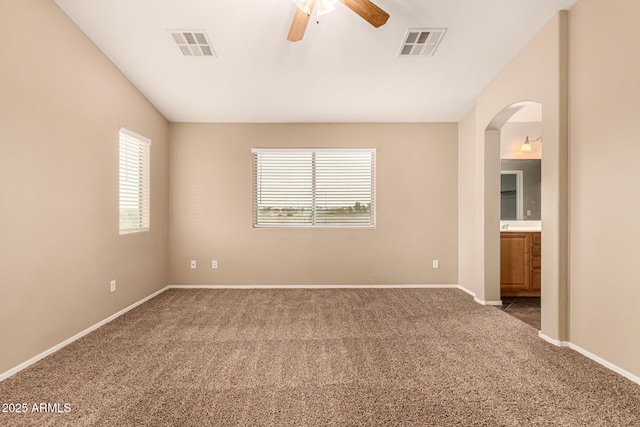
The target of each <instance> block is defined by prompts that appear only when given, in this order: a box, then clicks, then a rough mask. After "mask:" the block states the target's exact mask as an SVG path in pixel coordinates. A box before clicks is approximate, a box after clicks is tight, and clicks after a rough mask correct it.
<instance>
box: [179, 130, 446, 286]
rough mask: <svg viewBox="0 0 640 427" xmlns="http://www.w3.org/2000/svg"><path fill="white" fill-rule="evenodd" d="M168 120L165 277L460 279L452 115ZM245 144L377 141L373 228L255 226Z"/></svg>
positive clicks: (266, 281) (218, 280) (223, 280)
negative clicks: (387, 120)
mask: <svg viewBox="0 0 640 427" xmlns="http://www.w3.org/2000/svg"><path fill="white" fill-rule="evenodd" d="M170 128H171V131H170V135H171V137H170V139H171V147H170V153H171V155H170V157H171V164H170V171H171V172H170V175H171V178H170V182H171V189H170V193H171V202H170V206H171V207H170V218H171V219H170V260H171V263H170V283H171V284H177V285H221V284H224V285H368V284H456V283H457V271H458V270H457V269H458V267H457V256H458V255H457V250H458V248H457V215H456V212H457V170H456V169H457V168H456V161H457V160H456V159H457V145H456V141H457V126H456V124H455V123H449V124H171V127H170ZM253 147H372V148H377V159H376V168H377V172H376V173H377V177H376V179H377V188H376V203H377V207H376V216H377V227H376V228H375V229H254V228H253V227H252V200H251V195H252V157H251V148H253ZM191 259H195V260H197V261H198V269H196V270H191V269H190V268H189V261H190V260H191ZM212 259H216V260H218V264H219V268H218V269H217V270H213V269H211V260H212ZM433 259H438V260H440V268H439V269H437V270H434V269H433V268H432V265H431V261H432V260H433Z"/></svg>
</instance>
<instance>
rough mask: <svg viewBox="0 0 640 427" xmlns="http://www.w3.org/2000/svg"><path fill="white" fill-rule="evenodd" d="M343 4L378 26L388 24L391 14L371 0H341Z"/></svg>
mask: <svg viewBox="0 0 640 427" xmlns="http://www.w3.org/2000/svg"><path fill="white" fill-rule="evenodd" d="M340 1H341V2H342V4H344V5H345V6H347V7H348V8H349V9H351V10H353V11H354V12H355V13H357V14H358V15H360V16H361V17H362V18H363V19H364V20H365V21H367V22H368V23H369V24H371V25H373V26H374V27H376V28H378V27H380V26H382V25H384V24H386V22H387V19H389V14H388V13H387V12H385V11H384V10H382V9H380V8H379V7H378V6H376V5H375V4H373V3H371V2H370V1H369V0H340Z"/></svg>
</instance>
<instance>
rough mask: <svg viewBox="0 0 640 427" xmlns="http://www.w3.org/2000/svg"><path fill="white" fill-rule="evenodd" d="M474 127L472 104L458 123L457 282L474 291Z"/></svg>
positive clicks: (475, 287) (474, 117)
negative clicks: (470, 108)
mask: <svg viewBox="0 0 640 427" xmlns="http://www.w3.org/2000/svg"><path fill="white" fill-rule="evenodd" d="M475 131H476V110H475V108H474V109H472V110H471V111H470V112H469V113H468V114H467V115H466V116H465V117H464V119H462V120H461V121H460V122H459V123H458V284H459V285H460V286H462V287H464V288H465V289H467V290H468V291H470V292H472V293H474V294H476V295H477V294H478V292H479V286H480V285H481V283H480V282H479V281H478V280H476V277H477V271H476V266H477V264H478V259H477V256H478V255H477V242H476V221H477V218H476V216H477V215H476V209H477V207H476V192H477V188H476V187H477V183H476V158H477V156H478V155H477V150H478V144H476V143H475Z"/></svg>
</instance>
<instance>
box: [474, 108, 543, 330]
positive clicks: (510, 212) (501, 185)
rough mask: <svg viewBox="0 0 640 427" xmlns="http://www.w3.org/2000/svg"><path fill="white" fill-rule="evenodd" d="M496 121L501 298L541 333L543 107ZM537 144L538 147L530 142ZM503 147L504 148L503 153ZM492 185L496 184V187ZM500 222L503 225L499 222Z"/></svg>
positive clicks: (491, 167)
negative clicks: (541, 138) (534, 141)
mask: <svg viewBox="0 0 640 427" xmlns="http://www.w3.org/2000/svg"><path fill="white" fill-rule="evenodd" d="M501 114H502V115H501V117H498V116H496V118H497V119H496V120H494V122H493V123H492V125H493V126H492V128H491V130H492V138H493V143H494V145H496V146H497V147H496V148H497V149H496V150H492V151H491V152H490V153H489V152H487V153H486V155H487V156H495V157H494V158H493V160H492V161H487V162H486V166H487V170H486V171H485V172H486V173H488V174H492V175H493V176H496V178H497V177H498V176H499V177H500V178H499V180H497V179H495V180H494V181H493V182H495V183H496V185H495V187H496V188H493V189H487V188H485V191H491V192H492V194H493V195H494V196H492V198H494V200H495V199H498V200H497V204H498V205H499V208H498V209H496V212H495V215H497V216H498V218H497V219H498V220H499V224H500V227H499V235H498V238H497V239H496V240H497V242H496V243H498V248H499V250H498V252H497V253H496V257H497V260H496V261H497V263H498V264H499V268H498V272H499V290H498V292H499V295H500V301H502V305H501V306H499V307H500V308H501V309H502V310H503V311H505V312H506V313H508V314H510V315H512V316H514V317H516V318H518V319H520V320H522V321H524V322H525V323H528V324H529V325H531V326H533V327H534V328H536V329H538V330H540V329H541V312H542V286H541V277H542V276H541V267H542V250H541V249H542V210H541V205H542V197H541V196H542V195H541V188H542V144H541V141H540V137H541V135H542V105H541V104H539V103H535V102H523V103H518V104H514V105H512V106H510V107H508V108H507V109H505V110H504V111H503V112H502V113H501ZM533 140H537V143H536V144H531V143H530V141H533ZM498 147H499V148H498ZM490 182H491V181H490ZM495 222H497V221H495Z"/></svg>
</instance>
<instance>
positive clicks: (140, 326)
mask: <svg viewBox="0 0 640 427" xmlns="http://www.w3.org/2000/svg"><path fill="white" fill-rule="evenodd" d="M0 402H2V403H10V402H14V403H21V402H24V403H27V404H28V405H29V406H30V408H29V409H30V410H29V413H26V414H15V413H14V414H8V413H0V425H3V426H13V425H29V426H31V425H42V426H48V425H56V426H57V425H71V426H74V425H87V426H89V425H90V426H93V425H98V426H100V425H104V426H141V425H157V426H161V425H176V426H190V425H193V426H209V425H210V426H227V425H229V426H230V425H234V426H235V425H238V426H260V425H275V426H322V425H344V426H359V425H371V426H393V425H416V426H445V425H465V426H474V425H483V426H484V425H486V426H534V425H540V426H543V425H544V426H549V425H561V426H638V425H640V386H638V385H637V384H634V383H633V382H631V381H629V380H627V379H625V378H623V377H621V376H619V375H617V374H616V373H614V372H612V371H609V370H607V369H605V368H604V367H602V366H600V365H598V364H597V363H595V362H593V361H591V360H589V359H587V358H585V357H584V356H582V355H580V354H579V353H577V352H575V351H573V350H570V349H567V348H557V347H554V346H552V345H550V344H548V343H546V342H545V341H543V340H541V339H540V338H538V337H537V331H536V330H535V329H534V328H532V327H530V326H528V325H526V324H524V323H523V322H521V321H519V320H518V319H515V318H513V317H511V316H509V315H508V314H505V313H503V312H501V311H500V310H496V309H494V308H491V307H483V306H481V305H478V304H476V303H475V302H473V300H472V298H470V297H469V296H468V295H466V294H465V293H463V292H462V291H459V290H455V289H319V290H302V289H290V290H277V289H270V290H169V291H166V292H164V293H163V294H161V295H159V296H157V297H156V298H154V299H152V300H150V301H148V302H146V303H145V304H143V305H141V306H139V307H137V308H136V309H134V310H132V311H130V312H128V313H126V314H125V315H123V316H121V317H119V318H118V319H116V320H114V321H112V322H110V323H108V324H107V325H105V326H103V327H101V328H99V329H98V330H96V331H94V332H92V333H91V334H89V335H87V336H85V337H84V338H82V339H80V340H78V341H76V342H74V343H72V344H70V345H68V346H67V347H65V348H63V349H61V350H60V351H58V352H56V353H55V354H53V355H51V356H49V357H47V358H45V359H43V360H41V361H40V362H38V363H36V364H34V365H32V366H30V367H29V368H27V369H25V370H23V371H21V372H19V373H18V374H16V375H14V376H12V377H10V378H8V379H6V380H5V381H2V382H0ZM40 402H47V403H54V402H57V403H59V404H60V408H64V404H65V403H66V404H68V405H69V406H68V408H69V409H70V411H69V412H64V410H63V411H62V412H63V413H55V414H51V413H35V412H31V405H33V404H34V403H40Z"/></svg>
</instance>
